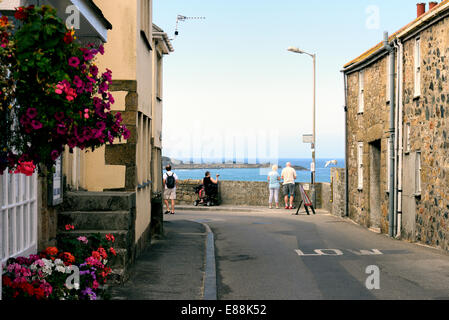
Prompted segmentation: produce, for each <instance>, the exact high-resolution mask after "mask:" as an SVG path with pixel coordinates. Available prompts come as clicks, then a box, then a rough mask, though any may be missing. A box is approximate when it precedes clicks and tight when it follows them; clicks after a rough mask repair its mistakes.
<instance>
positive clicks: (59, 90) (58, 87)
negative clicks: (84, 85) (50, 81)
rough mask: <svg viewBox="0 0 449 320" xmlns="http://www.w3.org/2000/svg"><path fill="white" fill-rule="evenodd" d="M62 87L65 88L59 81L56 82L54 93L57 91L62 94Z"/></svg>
mask: <svg viewBox="0 0 449 320" xmlns="http://www.w3.org/2000/svg"><path fill="white" fill-rule="evenodd" d="M64 88H65V86H64V85H62V84H61V83H58V84H57V85H56V89H55V93H57V94H62V92H63V90H64Z"/></svg>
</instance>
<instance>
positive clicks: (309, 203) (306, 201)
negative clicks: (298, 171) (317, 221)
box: [296, 184, 315, 215]
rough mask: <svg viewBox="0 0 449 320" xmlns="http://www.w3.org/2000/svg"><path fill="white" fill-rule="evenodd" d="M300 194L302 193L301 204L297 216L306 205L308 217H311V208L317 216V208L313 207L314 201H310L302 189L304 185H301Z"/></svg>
mask: <svg viewBox="0 0 449 320" xmlns="http://www.w3.org/2000/svg"><path fill="white" fill-rule="evenodd" d="M299 192H300V193H301V202H300V203H299V206H298V210H296V215H298V213H299V210H300V209H301V206H302V205H303V204H304V209H306V212H307V215H310V213H309V207H310V209H312V212H313V214H315V208H314V207H313V203H312V201H310V198H309V196H308V195H307V193H306V192H305V190H304V188H303V187H302V184H299Z"/></svg>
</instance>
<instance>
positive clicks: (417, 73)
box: [413, 37, 421, 98]
mask: <svg viewBox="0 0 449 320" xmlns="http://www.w3.org/2000/svg"><path fill="white" fill-rule="evenodd" d="M414 60H415V63H414V72H413V75H414V98H418V97H420V96H421V38H420V37H416V38H415V49H414Z"/></svg>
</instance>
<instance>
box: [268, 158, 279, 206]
mask: <svg viewBox="0 0 449 320" xmlns="http://www.w3.org/2000/svg"><path fill="white" fill-rule="evenodd" d="M267 180H268V187H269V189H270V199H269V201H268V202H269V208H270V209H272V208H273V198H274V201H275V202H276V209H279V189H280V187H281V185H280V183H279V181H280V180H281V177H280V175H279V173H278V166H277V165H273V166H272V167H271V172H270V173H269V174H268V177H267Z"/></svg>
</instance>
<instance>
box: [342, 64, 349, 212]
mask: <svg viewBox="0 0 449 320" xmlns="http://www.w3.org/2000/svg"><path fill="white" fill-rule="evenodd" d="M343 82H344V90H345V106H344V110H345V216H346V217H349V190H348V187H349V179H348V172H349V170H348V84H347V75H346V73H344V72H343Z"/></svg>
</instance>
